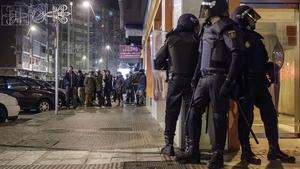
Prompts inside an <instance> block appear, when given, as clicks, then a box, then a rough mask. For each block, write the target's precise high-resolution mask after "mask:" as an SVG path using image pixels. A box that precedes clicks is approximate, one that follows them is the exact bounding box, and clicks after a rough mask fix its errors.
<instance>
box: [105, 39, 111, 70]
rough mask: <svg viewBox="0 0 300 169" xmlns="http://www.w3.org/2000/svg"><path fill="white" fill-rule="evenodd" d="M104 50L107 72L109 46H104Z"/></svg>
mask: <svg viewBox="0 0 300 169" xmlns="http://www.w3.org/2000/svg"><path fill="white" fill-rule="evenodd" d="M105 49H106V52H107V53H106V70H108V58H109V57H108V54H109V50H110V46H109V45H106V47H105Z"/></svg>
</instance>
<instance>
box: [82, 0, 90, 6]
mask: <svg viewBox="0 0 300 169" xmlns="http://www.w3.org/2000/svg"><path fill="white" fill-rule="evenodd" d="M82 6H83V7H85V8H88V7H90V6H91V3H90V2H89V1H83V3H82Z"/></svg>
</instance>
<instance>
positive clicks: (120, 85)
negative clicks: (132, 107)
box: [114, 72, 125, 106]
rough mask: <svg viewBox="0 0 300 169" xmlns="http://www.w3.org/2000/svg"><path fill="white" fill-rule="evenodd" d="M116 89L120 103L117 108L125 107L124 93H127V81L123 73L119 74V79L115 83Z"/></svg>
mask: <svg viewBox="0 0 300 169" xmlns="http://www.w3.org/2000/svg"><path fill="white" fill-rule="evenodd" d="M114 88H115V91H116V99H117V101H118V104H117V106H121V105H122V106H123V93H125V80H124V78H123V75H122V74H121V72H118V73H117V77H116V80H115V83H114Z"/></svg>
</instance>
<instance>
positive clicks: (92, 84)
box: [84, 71, 96, 107]
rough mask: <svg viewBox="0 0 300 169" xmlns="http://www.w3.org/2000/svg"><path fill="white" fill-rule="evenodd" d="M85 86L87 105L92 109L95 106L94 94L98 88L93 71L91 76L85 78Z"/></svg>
mask: <svg viewBox="0 0 300 169" xmlns="http://www.w3.org/2000/svg"><path fill="white" fill-rule="evenodd" d="M84 86H85V104H86V106H87V107H90V106H92V105H93V104H92V103H93V102H92V100H93V94H94V92H95V88H96V79H95V77H94V72H93V71H91V72H90V73H89V75H88V76H87V77H86V78H85V80H84Z"/></svg>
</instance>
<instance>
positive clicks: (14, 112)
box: [0, 93, 20, 123]
mask: <svg viewBox="0 0 300 169" xmlns="http://www.w3.org/2000/svg"><path fill="white" fill-rule="evenodd" d="M19 113H20V106H19V104H18V101H17V99H16V98H14V97H12V96H9V95H7V94H3V93H0V123H4V122H5V121H6V119H8V120H16V119H18V116H19Z"/></svg>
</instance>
